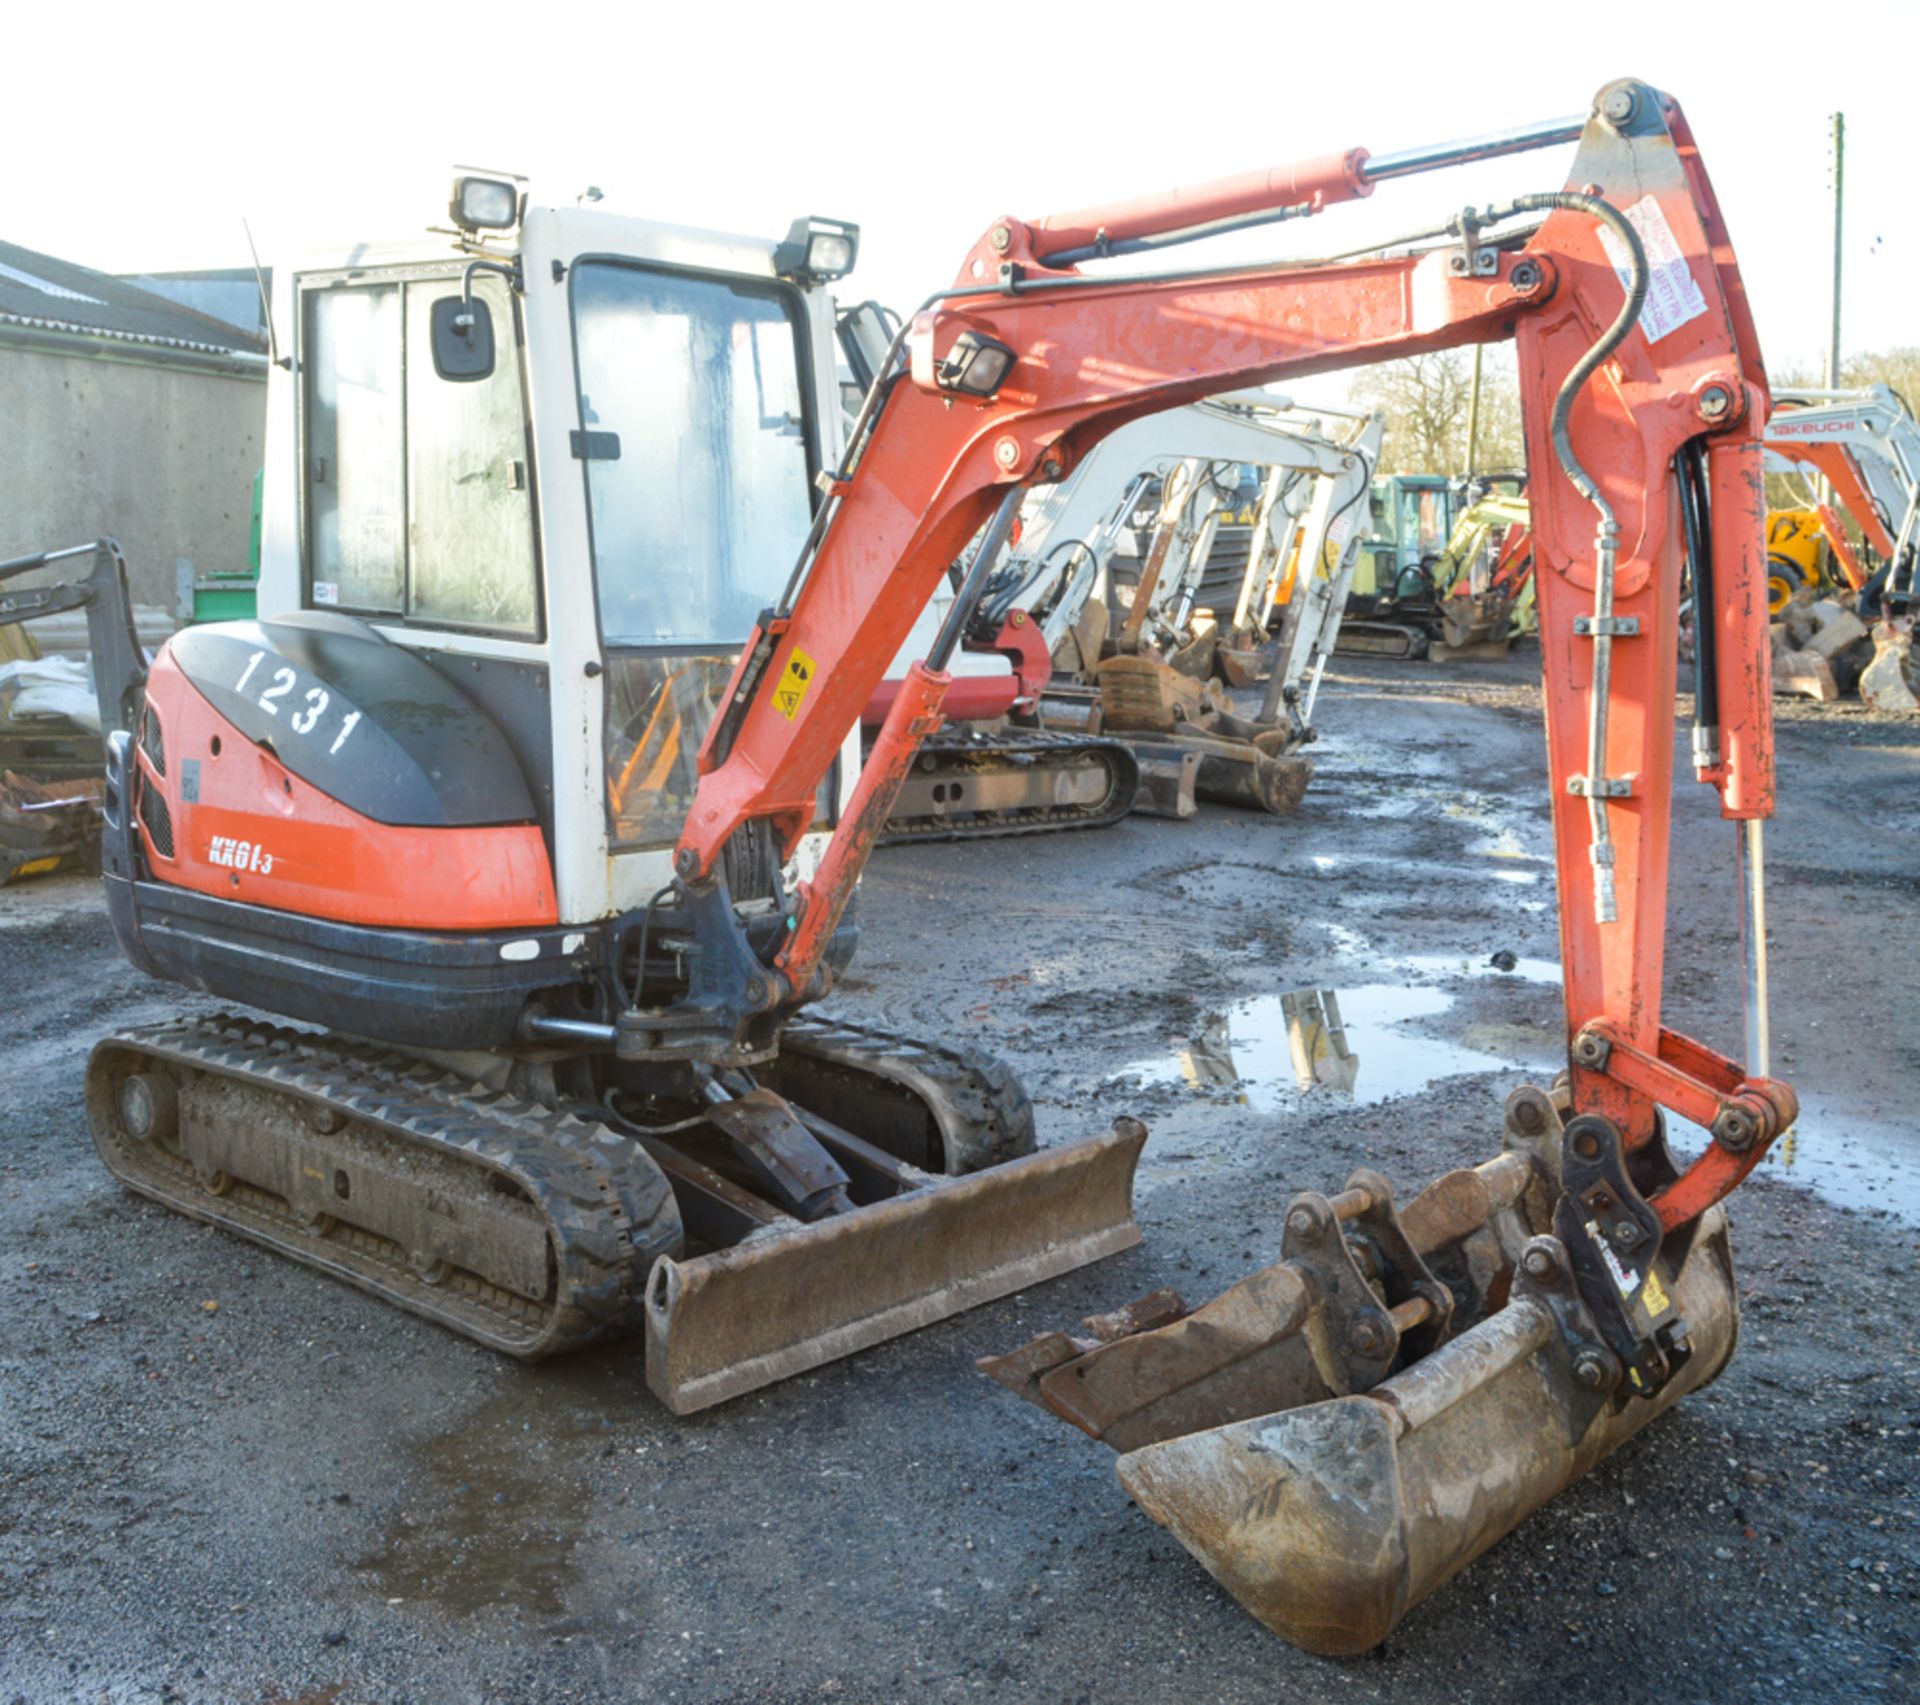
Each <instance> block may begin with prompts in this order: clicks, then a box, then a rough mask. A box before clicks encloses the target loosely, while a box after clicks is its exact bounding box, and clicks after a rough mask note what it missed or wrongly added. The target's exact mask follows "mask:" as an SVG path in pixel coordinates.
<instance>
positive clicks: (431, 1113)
mask: <svg viewBox="0 0 1920 1705" xmlns="http://www.w3.org/2000/svg"><path fill="white" fill-rule="evenodd" d="M114 1052H118V1053H122V1054H124V1053H133V1054H136V1055H139V1056H143V1057H145V1058H147V1059H152V1060H157V1061H164V1062H167V1063H170V1064H173V1065H175V1066H179V1067H185V1068H188V1069H190V1070H193V1071H198V1072H204V1073H209V1074H212V1075H215V1076H221V1077H226V1078H229V1079H237V1080H241V1081H244V1082H246V1083H248V1084H250V1085H254V1086H257V1087H259V1088H263V1089H266V1090H269V1091H272V1092H275V1093H278V1094H280V1095H283V1096H285V1097H287V1098H288V1099H289V1100H290V1101H292V1102H294V1103H298V1104H320V1105H324V1106H329V1107H333V1108H336V1109H338V1110H339V1111H340V1112H342V1113H344V1114H346V1115H347V1116H348V1117H350V1118H351V1119H353V1120H355V1121H357V1122H358V1123H359V1125H360V1126H361V1127H362V1128H363V1129H364V1130H370V1131H374V1132H377V1133H379V1134H382V1135H384V1136H387V1137H389V1138H391V1139H392V1140H393V1141H394V1142H396V1143H399V1144H402V1145H406V1146H409V1147H412V1148H415V1149H424V1150H432V1151H437V1152H439V1153H440V1154H442V1155H445V1156H447V1157H449V1158H451V1159H454V1160H456V1161H458V1162H460V1163H462V1164H464V1165H469V1166H475V1167H476V1170H479V1171H483V1172H488V1173H496V1174H501V1175H504V1176H505V1177H507V1178H509V1179H511V1180H512V1181H513V1183H514V1184H515V1185H517V1186H518V1187H519V1189H521V1190H522V1191H524V1192H525V1194H526V1195H527V1197H528V1198H529V1199H530V1200H531V1201H532V1202H533V1204H534V1205H535V1207H536V1208H537V1209H538V1210H539V1211H540V1212H541V1214H542V1215H543V1216H544V1217H545V1219H546V1221H547V1224H548V1228H549V1251H550V1262H551V1266H550V1274H551V1276H552V1285H551V1290H550V1292H549V1295H548V1296H547V1298H546V1299H545V1300H544V1301H543V1302H538V1303H536V1302H533V1301H531V1300H530V1299H528V1298H526V1297H524V1296H521V1295H519V1294H517V1293H514V1292H509V1291H506V1290H504V1289H502V1288H500V1287H498V1286H495V1285H491V1284H488V1283H486V1282H485V1281H484V1280H483V1279H480V1278H477V1277H474V1276H471V1275H455V1276H454V1278H452V1279H451V1280H449V1281H447V1282H446V1283H443V1284H441V1285H430V1284H428V1283H426V1282H425V1280H423V1279H421V1278H420V1277H419V1276H418V1275H417V1274H415V1273H414V1272H413V1271H412V1269H411V1268H410V1267H409V1266H408V1265H407V1263H406V1260H405V1256H404V1252H399V1251H397V1250H396V1249H395V1246H393V1245H391V1244H387V1243H386V1242H385V1240H384V1239H380V1238H377V1237H374V1236H372V1235H371V1234H368V1233H364V1232H356V1231H354V1230H353V1228H351V1227H349V1226H346V1225H344V1224H343V1225H340V1226H337V1227H336V1228H335V1229H334V1231H333V1232H332V1233H331V1234H330V1235H328V1236H324V1237H323V1236H320V1235H318V1234H316V1233H315V1232H313V1231H311V1230H309V1229H308V1228H307V1227H305V1226H304V1225H302V1223H301V1222H300V1221H299V1220H298V1219H297V1218H296V1217H295V1216H294V1214H293V1213H292V1211H291V1210H290V1209H289V1208H287V1207H286V1206H285V1204H284V1203H281V1201H280V1198H278V1197H276V1196H271V1195H269V1194H268V1193H267V1192H265V1191H262V1190H258V1189H250V1188H248V1187H247V1186H246V1185H245V1184H244V1183H240V1182H236V1184H235V1186H234V1188H233V1190H232V1191H231V1193H230V1194H229V1195H226V1196H215V1195H213V1194H212V1193H211V1192H209V1191H207V1190H206V1189H204V1188H203V1187H202V1186H201V1185H200V1184H199V1183H198V1182H197V1181H196V1180H195V1179H194V1178H193V1175H192V1171H191V1168H190V1167H189V1166H188V1164H187V1163H186V1162H185V1161H184V1160H181V1159H179V1158H178V1157H174V1156H171V1155H166V1157H165V1160H166V1163H165V1164H164V1165H159V1164H156V1163H155V1159H154V1157H155V1155H156V1154H165V1151H159V1150H155V1149H153V1148H151V1147H149V1146H148V1145H146V1144H144V1143H140V1142H138V1141H137V1140H136V1139H133V1138H130V1137H128V1136H126V1135H124V1134H123V1133H122V1132H121V1131H120V1129H119V1126H118V1122H117V1120H115V1119H114V1118H113V1117H112V1111H111V1101H110V1099H108V1100H107V1101H106V1104H105V1105H104V1106H103V1105H101V1104H100V1103H101V1101H102V1098H103V1097H104V1096H105V1095H106V1091H105V1085H104V1080H101V1081H98V1082H97V1081H96V1077H97V1074H100V1073H101V1072H102V1067H103V1062H104V1061H105V1060H106V1059H107V1058H108V1057H109V1055H110V1054H112V1053H114ZM88 1080H89V1081H88V1090H89V1094H88V1108H89V1114H90V1116H91V1119H92V1123H93V1127H94V1140H95V1143H96V1144H97V1145H98V1147H99V1149H100V1154H101V1158H102V1159H103V1160H104V1161H105V1162H106V1164H107V1167H108V1170H109V1171H111V1172H112V1173H113V1174H114V1175H115V1176H116V1177H117V1178H119V1179H120V1180H121V1181H122V1182H123V1183H125V1184H127V1185H128V1186H129V1187H130V1188H132V1189H134V1190H137V1191H139V1192H140V1193H141V1194H143V1195H146V1196H151V1197H152V1198H154V1199H155V1200H156V1201H159V1202H162V1203H164V1204H166V1205H167V1206H169V1207H173V1208H178V1209H181V1210H183V1211H184V1212H186V1213H189V1214H191V1215H193V1216H194V1217H195V1218H197V1219H202V1220H206V1221H209V1222H210V1223H212V1224H215V1225H219V1226H222V1227H224V1228H225V1229H227V1230H230V1231H234V1232H237V1233H238V1234H239V1235H241V1236H243V1237H246V1238H249V1239H251V1240H253V1241H254V1242H257V1243H262V1244H265V1245H266V1246H268V1247H269V1248H272V1249H274V1250H276V1251H278V1252H279V1253H281V1254H284V1255H288V1256H290V1257H292V1258H293V1259H295V1260H298V1261H302V1262H303V1263H304V1264H306V1265H308V1266H310V1267H314V1268H316V1269H318V1270H320V1271H323V1272H326V1273H329V1274H331V1275H332V1276H333V1277H335V1278H340V1279H344V1280H346V1281H347V1282H348V1283H350V1284H353V1285H356V1286H358V1287H359V1288H360V1289H362V1290H366V1291H370V1292H372V1293H373V1294H375V1295H377V1296H380V1297H382V1298H384V1299H385V1300H387V1301H389V1302H392V1303H395V1304H397V1305H398V1306H400V1307H402V1308H405V1309H408V1310H410V1311H411V1312H412V1313H415V1314H419V1315H423V1316H425V1317H426V1318H428V1319H430V1320H436V1321H438V1322H439V1323H440V1324H441V1325H443V1326H447V1327H449V1328H451V1329H452V1330H453V1331H456V1332H459V1333H460V1334H462V1335H463V1336H465V1337H468V1338H472V1339H475V1340H476V1341H478V1342H480V1343H482V1344H485V1345H487V1346H488V1347H490V1348H492V1349H496V1350H501V1351H504V1352H506V1353H507V1354H509V1355H513V1356H518V1357H521V1358H523V1359H525V1360H529V1361H532V1360H538V1359H540V1358H542V1357H545V1356H549V1355H553V1354H555V1353H557V1352H559V1351H562V1350H568V1349H572V1348H575V1347H576V1346H578V1345H581V1344H586V1343H591V1342H592V1341H594V1340H595V1339H600V1338H611V1337H618V1336H621V1335H623V1334H626V1333H631V1332H637V1331H639V1330H641V1328H642V1327H643V1326H644V1323H645V1315H644V1308H643V1298H644V1294H645V1289H646V1282H647V1277H648V1274H649V1272H650V1271H651V1269H652V1266H653V1262H654V1259H655V1257H656V1256H658V1255H661V1254H664V1253H677V1251H678V1249H679V1245H680V1218H679V1211H678V1209H677V1207H676V1206H675V1204H674V1200H673V1193H672V1190H671V1189H670V1188H669V1186H668V1184H667V1181H666V1178H665V1177H664V1175H662V1174H661V1172H660V1170H659V1169H658V1167H656V1166H655V1165H654V1163H653V1162H652V1161H651V1160H650V1159H649V1158H648V1157H647V1155H646V1153H645V1152H644V1151H643V1150H642V1149H641V1148H640V1147H639V1145H638V1144H636V1143H633V1142H630V1141H629V1140H628V1139H626V1138H624V1137H621V1136H618V1135H616V1134H615V1133H613V1132H611V1131H609V1130H608V1129H607V1128H606V1127H605V1126H604V1125H600V1124H597V1123H593V1122H590V1121H587V1120H583V1119H581V1118H579V1117H577V1116H576V1115H574V1114H572V1113H568V1112H559V1113H556V1112H554V1111H552V1110H551V1109H549V1108H546V1107H542V1106H540V1105H538V1104H537V1103H534V1102H529V1101H524V1100H521V1099H520V1098H518V1097H516V1096H512V1095H508V1094H504V1093H501V1092H498V1091H494V1090H490V1089H487V1088H485V1087H484V1086H482V1085H478V1084H474V1083H471V1082H469V1081H468V1080H466V1079H465V1078H462V1077H460V1076H458V1075H456V1074H453V1073H450V1072H447V1071H445V1070H443V1069H442V1068H440V1067H438V1066H434V1065H431V1064H429V1063H427V1062H425V1061H421V1060H418V1059H414V1058H412V1057H409V1056H406V1055H402V1054H395V1053H389V1052H387V1051H386V1050H384V1049H380V1048H377V1047H374V1046H372V1045H370V1044H366V1043H358V1042H351V1041H346V1040H343V1039H341V1038H338V1037H332V1036H326V1035H318V1034H315V1033H313V1032H310V1031H299V1030H292V1029H289V1028H287V1027H285V1026H282V1025H275V1024H268V1023H264V1022H261V1021H259V1020H255V1019H248V1018H240V1017H235V1016H232V1015H222V1016H219V1017H215V1018H209V1019H205V1020H201V1021H196V1022H187V1023H175V1024H163V1025H155V1026H152V1027H149V1028H146V1029H141V1030H129V1031H122V1032H120V1033H118V1034H116V1035H113V1036H109V1037H108V1038H106V1039H105V1040H104V1041H103V1042H101V1043H100V1044H99V1046H98V1047H97V1048H96V1049H95V1050H94V1055H93V1060H92V1062H91V1063H90V1065H89V1068H88ZM96 1089H99V1090H100V1091H101V1095H96V1093H95V1091H96ZM396 1256H397V1257H398V1258H397V1259H396Z"/></svg>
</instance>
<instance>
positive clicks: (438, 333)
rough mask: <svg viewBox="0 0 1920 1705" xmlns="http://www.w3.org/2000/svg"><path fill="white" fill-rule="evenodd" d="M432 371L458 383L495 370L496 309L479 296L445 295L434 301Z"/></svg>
mask: <svg viewBox="0 0 1920 1705" xmlns="http://www.w3.org/2000/svg"><path fill="white" fill-rule="evenodd" d="M433 370H434V372H436V373H438V374H439V375H440V377H441V378H443V379H451V380H453V381H454V382H455V383H456V384H467V383H469V382H471V381H472V380H475V379H484V378H486V377H487V376H488V375H489V374H491V373H492V372H493V310H492V309H490V308H489V307H488V306H487V305H486V303H485V302H483V301H481V299H480V298H479V297H478V296H442V297H441V298H440V299H439V300H438V301H437V302H435V303H434V305H433Z"/></svg>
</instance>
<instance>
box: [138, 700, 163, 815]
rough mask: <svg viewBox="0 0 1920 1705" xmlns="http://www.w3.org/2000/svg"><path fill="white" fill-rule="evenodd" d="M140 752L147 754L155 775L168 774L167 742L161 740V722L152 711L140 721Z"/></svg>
mask: <svg viewBox="0 0 1920 1705" xmlns="http://www.w3.org/2000/svg"><path fill="white" fill-rule="evenodd" d="M140 750H141V751H143V752H145V753H146V755H147V758H148V761H149V762H150V763H152V765H153V770H154V774H155V775H162V776H163V775H165V774H166V773H167V748H166V742H165V741H163V740H162V739H161V738H160V722H159V719H158V718H157V717H155V716H154V714H153V712H152V711H148V712H147V713H146V715H145V716H143V717H142V718H141V719H140ZM163 808H164V807H163Z"/></svg>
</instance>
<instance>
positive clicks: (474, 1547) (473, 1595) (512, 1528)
mask: <svg viewBox="0 0 1920 1705" xmlns="http://www.w3.org/2000/svg"><path fill="white" fill-rule="evenodd" d="M544 1395H545V1394H544V1393H542V1394H541V1396H544ZM536 1409H537V1410H538V1412H537V1413H536V1412H535V1411H536ZM577 1421H578V1418H576V1424H577ZM553 1423H554V1414H553V1405H552V1404H551V1403H550V1402H543V1401H540V1400H539V1398H538V1397H535V1398H530V1397H529V1394H528V1392H527V1391H526V1390H522V1389H518V1388H516V1389H515V1390H512V1391H510V1392H508V1393H506V1394H503V1395H502V1396H501V1397H499V1398H496V1399H495V1400H493V1401H492V1402H489V1403H484V1404H482V1405H481V1406H480V1407H479V1408H478V1409H477V1410H476V1411H474V1412H473V1414H472V1415H471V1416H469V1417H468V1418H467V1419H466V1420H464V1421H461V1422H458V1423H455V1424H453V1425H452V1426H451V1427H450V1429H449V1430H448V1431H446V1432H444V1433H439V1434H436V1435H434V1436H431V1437H428V1438H426V1439H424V1440H423V1441H422V1442H421V1443H420V1444H419V1445H418V1446H417V1447H416V1448H415V1450H414V1451H413V1452H412V1453H411V1463H410V1468H411V1472H410V1473H409V1474H408V1475H407V1476H406V1480H405V1482H404V1490H405V1497H404V1500H403V1501H402V1503H401V1505H400V1508H399V1510H398V1511H397V1512H396V1514H395V1515H394V1517H393V1519H392V1521H391V1522H390V1524H389V1526H388V1529H387V1531H386V1533H385V1534H384V1535H383V1536H382V1539H381V1542H380V1544H379V1545H378V1546H377V1547H376V1549H375V1550H374V1551H373V1552H371V1553H370V1554H369V1555H367V1556H365V1557H362V1558H361V1559H359V1560H358V1561H357V1562H356V1563H355V1564H354V1567H355V1568H356V1569H357V1570H359V1571H361V1572H362V1573H363V1574H364V1575H366V1576H367V1578H368V1579H369V1580H370V1581H371V1582H372V1583H373V1584H374V1585H375V1587H377V1589H378V1590H379V1591H380V1593H381V1594H382V1595H383V1596H384V1597H385V1598H387V1599H388V1600H389V1601H390V1602H391V1601H400V1602H405V1603H409V1604H411V1603H415V1602H419V1601H427V1602H430V1603H432V1604H434V1605H436V1606H438V1607H439V1608H441V1609H443V1610H446V1611H449V1612H451V1613H452V1614H454V1615H456V1616H462V1617H465V1616H471V1615H474V1614H475V1613H477V1612H480V1611H484V1610H488V1609H491V1608H494V1607H496V1606H504V1607H512V1608H516V1609H519V1610H524V1611H527V1612H529V1613H532V1614H534V1615H539V1616H557V1615H559V1614H560V1613H561V1612H562V1611H563V1610H564V1609H565V1608H566V1599H567V1593H568V1589H569V1588H570V1587H571V1586H572V1585H573V1583H574V1581H575V1578H576V1568H575V1564H574V1557H573V1552H574V1545H575V1541H576V1540H577V1538H578V1537H579V1534H580V1530H581V1527H582V1525H583V1516H584V1515H585V1513H586V1503H587V1488H586V1486H585V1484H584V1483H583V1481H582V1479H581V1470H580V1464H579V1457H580V1456H581V1455H583V1454H589V1453H587V1452H583V1451H582V1450H581V1449H580V1448H579V1447H580V1445H581V1443H582V1441H581V1439H580V1437H579V1436H578V1435H577V1434H576V1433H574V1432H572V1431H571V1430H570V1429H566V1428H562V1429H560V1430H558V1431H556V1429H555V1427H554V1424H553ZM592 1425H594V1426H598V1423H597V1422H594V1423H592ZM596 1437H597V1435H596Z"/></svg>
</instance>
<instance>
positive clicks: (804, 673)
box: [773, 645, 814, 722]
mask: <svg viewBox="0 0 1920 1705" xmlns="http://www.w3.org/2000/svg"><path fill="white" fill-rule="evenodd" d="M813 674H814V663H813V659H812V658H811V657H809V656H808V655H807V654H806V653H805V652H804V651H802V650H801V649H800V648H799V646H797V645H796V646H795V647H794V648H793V651H792V652H791V654H790V655H789V656H788V658H787V666H786V668H785V669H783V670H782V671H781V672H780V681H779V684H778V685H777V686H776V687H775V688H774V689H773V702H774V704H775V705H776V706H778V707H779V711H780V714H781V715H782V716H784V717H785V718H786V719H787V720H788V721H789V722H791V721H792V720H793V719H794V717H795V716H797V715H798V714H799V711H800V706H801V703H802V702H803V701H804V700H805V698H806V696H807V689H808V688H809V687H811V686H812V685H813Z"/></svg>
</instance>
